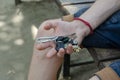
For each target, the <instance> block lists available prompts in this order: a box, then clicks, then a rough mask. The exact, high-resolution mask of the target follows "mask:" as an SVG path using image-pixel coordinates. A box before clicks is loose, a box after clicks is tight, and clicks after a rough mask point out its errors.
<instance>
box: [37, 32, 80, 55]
mask: <svg viewBox="0 0 120 80" xmlns="http://www.w3.org/2000/svg"><path fill="white" fill-rule="evenodd" d="M76 38H77V36H76V34H75V33H73V34H71V35H66V36H51V37H39V38H37V39H36V42H37V43H46V42H49V41H54V42H55V44H56V47H55V49H56V51H57V52H58V51H59V49H60V48H63V49H65V48H66V47H67V46H68V44H72V46H73V51H74V52H76V53H78V52H80V49H81V48H80V47H79V46H78V42H77V41H76V40H75V39H76Z"/></svg>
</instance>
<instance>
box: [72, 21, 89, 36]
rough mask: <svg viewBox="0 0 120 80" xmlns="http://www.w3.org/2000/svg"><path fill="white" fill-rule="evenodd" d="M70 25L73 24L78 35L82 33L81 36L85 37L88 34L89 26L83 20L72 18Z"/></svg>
mask: <svg viewBox="0 0 120 80" xmlns="http://www.w3.org/2000/svg"><path fill="white" fill-rule="evenodd" d="M72 25H73V26H74V29H75V32H76V33H79V34H80V35H81V34H82V36H83V37H86V36H87V35H89V34H90V28H89V27H88V26H87V25H85V24H84V23H83V22H81V21H78V20H74V21H72ZM74 29H73V30H74Z"/></svg>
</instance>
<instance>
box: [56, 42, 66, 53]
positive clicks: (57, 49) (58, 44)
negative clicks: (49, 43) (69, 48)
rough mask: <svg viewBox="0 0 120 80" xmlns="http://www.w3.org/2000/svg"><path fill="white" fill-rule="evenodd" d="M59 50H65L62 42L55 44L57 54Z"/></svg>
mask: <svg viewBox="0 0 120 80" xmlns="http://www.w3.org/2000/svg"><path fill="white" fill-rule="evenodd" d="M60 48H65V46H64V43H63V41H57V42H56V47H55V49H56V51H57V52H58V51H59V49H60Z"/></svg>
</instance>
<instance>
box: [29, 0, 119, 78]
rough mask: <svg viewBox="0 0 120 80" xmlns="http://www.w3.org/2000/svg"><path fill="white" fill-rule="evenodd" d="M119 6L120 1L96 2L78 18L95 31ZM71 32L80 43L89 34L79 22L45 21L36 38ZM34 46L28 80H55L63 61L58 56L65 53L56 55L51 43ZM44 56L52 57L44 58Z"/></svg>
mask: <svg viewBox="0 0 120 80" xmlns="http://www.w3.org/2000/svg"><path fill="white" fill-rule="evenodd" d="M119 5H120V0H98V1H96V2H95V4H93V6H92V7H91V8H90V9H89V10H88V11H86V12H85V13H84V14H83V15H82V16H80V18H82V19H84V20H86V21H88V22H89V23H90V24H91V25H92V28H93V29H95V28H96V27H97V26H98V25H100V24H101V23H102V22H103V21H104V20H105V19H106V18H108V17H109V16H110V15H111V14H112V13H114V12H115V11H117V10H118V9H120V6H119ZM101 16H102V17H101ZM51 28H52V29H51ZM71 30H72V31H71ZM51 31H52V32H51ZM73 32H75V33H77V37H78V41H79V43H81V41H82V40H83V38H84V37H85V36H87V35H88V34H89V28H88V27H86V25H84V24H83V23H82V22H80V21H72V22H65V21H61V20H50V21H46V22H45V23H44V26H43V27H42V26H40V29H39V31H38V37H39V36H48V35H49V36H50V35H54V34H56V35H65V34H71V33H73ZM35 46H37V48H36V47H34V52H33V57H32V62H31V66H30V71H29V76H28V80H56V73H57V70H58V68H59V67H60V65H61V63H62V60H63V58H59V55H63V54H64V53H65V52H64V51H63V50H59V52H58V53H57V52H56V51H55V50H54V47H55V46H53V44H51V43H46V44H39V45H35ZM46 48H47V49H46ZM38 49H39V50H38ZM70 50H72V49H71V47H70V46H69V47H68V48H67V51H68V53H71V51H70ZM56 54H57V55H56ZM58 54H59V55H58ZM46 55H47V56H49V57H51V56H54V57H52V58H46Z"/></svg>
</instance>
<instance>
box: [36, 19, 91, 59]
mask: <svg viewBox="0 0 120 80" xmlns="http://www.w3.org/2000/svg"><path fill="white" fill-rule="evenodd" d="M89 32H90V31H89V28H88V27H86V26H85V25H84V24H83V23H82V22H80V21H72V22H67V21H61V19H55V20H48V21H45V22H43V23H42V25H41V26H40V28H39V32H38V37H39V36H64V35H70V34H73V33H76V35H77V39H76V40H77V41H78V42H79V44H81V42H82V40H83V38H84V37H85V36H87V35H88V34H89ZM49 47H50V48H51V49H50V50H49V51H48V53H47V55H46V56H47V57H52V56H54V55H55V54H57V55H58V56H59V57H63V56H64V54H65V52H66V53H68V54H70V53H72V52H73V48H72V45H71V44H69V45H68V47H67V48H66V49H65V50H64V49H63V48H61V49H60V50H59V51H58V52H57V51H56V50H55V43H54V42H52V41H51V42H46V43H41V44H37V45H36V48H37V49H38V50H43V49H46V48H49Z"/></svg>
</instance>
